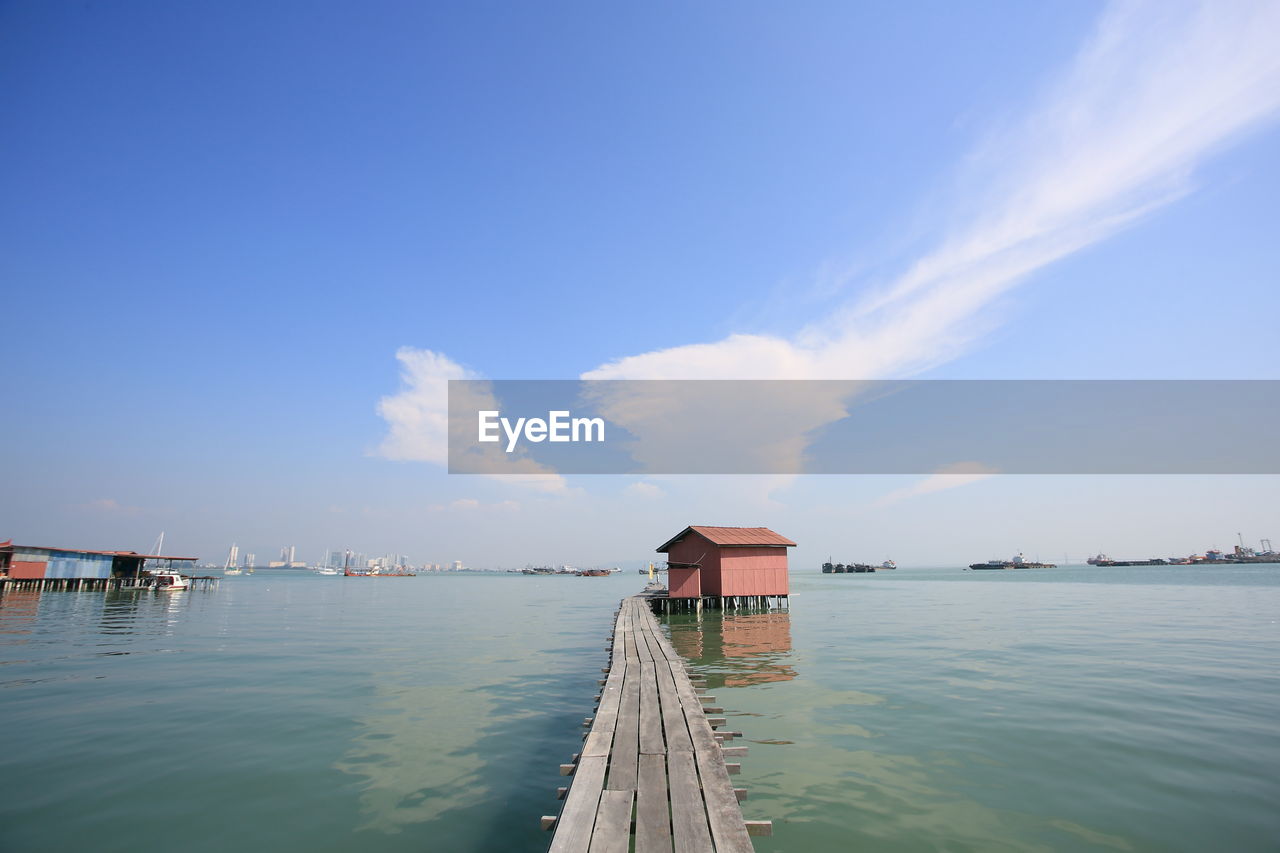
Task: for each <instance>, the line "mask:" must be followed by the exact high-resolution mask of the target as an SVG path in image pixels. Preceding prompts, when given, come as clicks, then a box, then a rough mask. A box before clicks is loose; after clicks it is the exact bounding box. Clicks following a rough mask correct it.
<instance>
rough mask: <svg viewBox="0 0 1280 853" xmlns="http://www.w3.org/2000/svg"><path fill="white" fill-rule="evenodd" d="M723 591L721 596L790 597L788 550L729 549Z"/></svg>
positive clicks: (722, 573)
mask: <svg viewBox="0 0 1280 853" xmlns="http://www.w3.org/2000/svg"><path fill="white" fill-rule="evenodd" d="M720 588H721V592H720V593H719V594H720V595H789V594H790V591H789V585H788V577H787V551H786V549H785V548H732V549H726V550H725V555H724V558H723V560H722V561H721V571H720Z"/></svg>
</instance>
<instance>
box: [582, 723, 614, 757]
mask: <svg viewBox="0 0 1280 853" xmlns="http://www.w3.org/2000/svg"><path fill="white" fill-rule="evenodd" d="M612 740H613V732H611V731H606V730H603V729H592V730H591V733H590V734H588V735H587V741H586V743H584V744H583V745H582V754H583V755H584V756H590V755H604V756H608V755H609V744H610V742H611V741H612Z"/></svg>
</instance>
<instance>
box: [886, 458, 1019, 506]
mask: <svg viewBox="0 0 1280 853" xmlns="http://www.w3.org/2000/svg"><path fill="white" fill-rule="evenodd" d="M997 473H999V472H998V471H995V470H993V469H991V468H988V467H987V466H985V465H982V464H981V463H977V462H958V463H956V464H955V465H948V466H947V467H946V468H944V469H942V470H941V471H939V472H938V473H936V474H931V475H930V476H928V477H925V478H924V479H923V480H918V481H917V482H915V483H912V484H910V485H908V486H903V487H902V488H900V489H894V490H893V491H891V492H888V493H886V494H884V495H881V496H880V497H879V498H877V499H876V500H875V501H874V502H873V503H872V506H876V507H886V506H892V505H894V504H897V503H902V502H903V501H906V500H910V499H911V498H918V497H920V496H921V495H932V494H934V493H936V492H945V491H947V490H948V489H958V488H960V487H961V486H967V485H969V484H970V483H977V482H980V481H982V480H985V479H987V478H988V477H994V476H995V475H996V474H997Z"/></svg>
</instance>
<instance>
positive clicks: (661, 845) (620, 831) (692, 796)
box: [542, 595, 772, 853]
mask: <svg viewBox="0 0 1280 853" xmlns="http://www.w3.org/2000/svg"><path fill="white" fill-rule="evenodd" d="M609 651H610V652H611V655H612V658H611V661H610V665H609V666H608V667H607V668H606V670H605V671H606V672H607V673H608V677H607V678H606V679H604V680H602V681H601V684H602V686H603V689H602V690H601V692H600V696H599V697H597V698H598V699H599V706H598V708H597V710H596V713H595V716H594V717H589V718H587V720H585V721H584V723H583V725H584V726H589V728H590V730H589V731H588V733H587V735H586V742H585V744H584V745H583V748H582V752H581V753H580V754H579V755H575V756H573V759H572V761H571V762H570V763H569V764H563V765H561V767H560V770H561V773H563V774H565V775H572V776H573V779H572V783H571V785H570V787H568V788H561V789H560V794H561V795H562V796H563V797H564V807H563V808H562V809H561V811H560V815H559V816H558V817H552V816H546V817H543V819H542V822H543V827H544V828H547V829H550V828H554V829H555V835H554V836H553V837H552V840H551V848H550V849H551V851H552V853H570V851H590V853H612V851H617V853H627V851H629V850H632V849H634V850H635V851H636V853H653V851H665V853H672V851H676V853H686V851H688V853H704V851H707V853H730V852H731V853H750V851H752V849H753V848H752V846H751V839H750V837H749V836H750V835H753V834H754V835H768V834H771V832H772V824H771V822H769V821H745V820H743V817H742V809H741V808H740V807H739V805H738V801H739V800H740V799H742V798H744V797H745V796H746V792H745V791H743V790H742V789H735V788H734V787H733V783H732V782H731V781H730V780H729V776H730V774H732V773H737V772H738V770H739V769H740V766H739V765H738V764H727V763H726V762H725V757H726V756H729V757H733V756H740V755H745V754H746V752H747V748H746V747H744V746H738V747H734V746H726V745H725V744H726V742H730V741H732V739H733V738H734V737H735V736H736V735H739V733H737V732H717V731H716V730H715V729H716V728H717V727H720V728H722V727H723V726H724V725H725V719H724V718H723V717H716V716H711V715H714V714H718V713H721V712H722V711H723V709H721V708H717V707H714V706H713V705H712V704H711V703H712V702H714V698H713V697H710V696H706V695H702V694H704V693H705V687H701V686H698V685H697V684H696V683H695V682H700V681H701V679H691V678H690V677H689V674H688V672H687V671H686V669H685V663H684V660H683V659H682V658H681V657H680V655H679V654H677V653H676V651H675V649H674V648H672V646H671V643H670V642H668V640H667V639H666V637H664V636H663V635H662V632H661V631H660V630H659V628H658V623H657V620H656V619H655V618H654V616H653V612H652V610H651V605H650V601H649V598H648V597H646V596H638V595H637V596H632V597H630V598H626V599H623V601H622V606H621V607H620V608H619V610H618V614H617V619H616V621H615V623H614V631H613V636H612V638H611V642H610V645H609ZM633 841H634V847H633V846H632V843H633Z"/></svg>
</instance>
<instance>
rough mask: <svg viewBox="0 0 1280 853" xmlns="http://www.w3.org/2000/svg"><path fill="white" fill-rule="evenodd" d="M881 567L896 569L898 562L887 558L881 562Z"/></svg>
mask: <svg viewBox="0 0 1280 853" xmlns="http://www.w3.org/2000/svg"><path fill="white" fill-rule="evenodd" d="M880 568H882V569H896V568H898V564H897V563H895V562H894V561H893V560H885V561H884V562H883V563H881V564H880Z"/></svg>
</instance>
